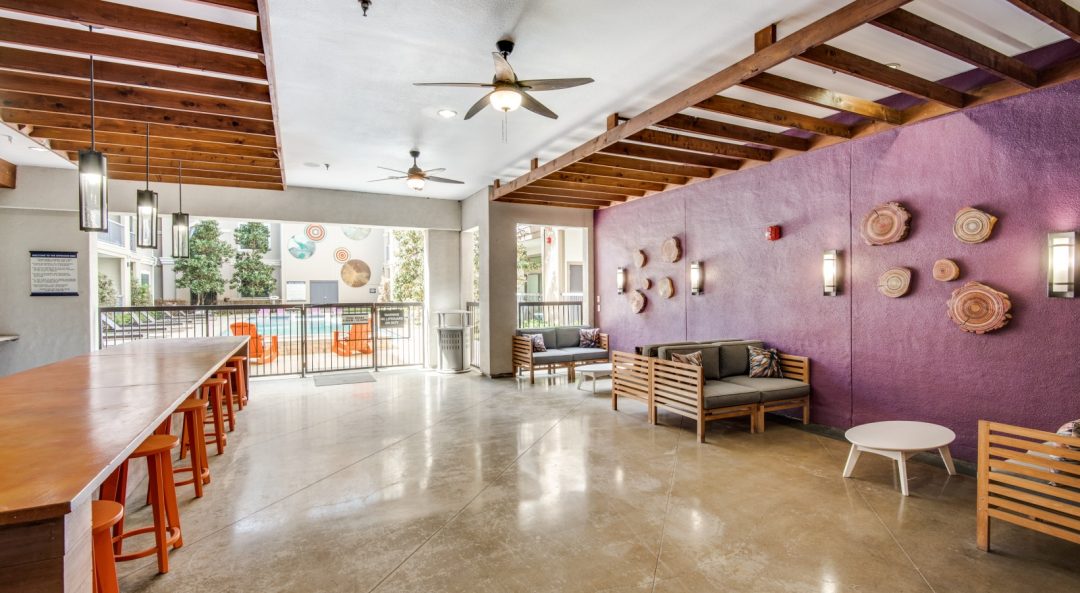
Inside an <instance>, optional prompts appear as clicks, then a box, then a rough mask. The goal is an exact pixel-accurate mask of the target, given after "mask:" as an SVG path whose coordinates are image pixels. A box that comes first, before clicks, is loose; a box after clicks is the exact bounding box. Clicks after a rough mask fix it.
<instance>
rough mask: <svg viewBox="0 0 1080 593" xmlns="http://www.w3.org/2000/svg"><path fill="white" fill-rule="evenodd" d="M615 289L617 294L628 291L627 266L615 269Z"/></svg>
mask: <svg viewBox="0 0 1080 593" xmlns="http://www.w3.org/2000/svg"><path fill="white" fill-rule="evenodd" d="M615 290H616V294H622V293H624V292H626V268H616V269H615Z"/></svg>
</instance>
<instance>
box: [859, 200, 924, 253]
mask: <svg viewBox="0 0 1080 593" xmlns="http://www.w3.org/2000/svg"><path fill="white" fill-rule="evenodd" d="M910 225H911V213H909V212H908V211H907V210H905V209H904V207H903V206H901V205H900V204H899V203H897V202H885V203H884V204H878V205H877V206H875V207H874V209H873V210H871V211H870V212H868V213H867V214H866V216H864V217H863V220H862V224H861V225H859V234H861V235H862V238H863V240H864V241H866V244H867V245H888V244H889V243H896V242H898V241H903V240H904V238H905V237H907V234H908V229H909V228H910Z"/></svg>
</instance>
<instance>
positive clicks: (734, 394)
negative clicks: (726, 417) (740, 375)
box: [701, 381, 761, 410]
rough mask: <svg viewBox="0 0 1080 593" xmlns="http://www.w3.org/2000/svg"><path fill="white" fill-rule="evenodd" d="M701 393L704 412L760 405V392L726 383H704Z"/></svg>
mask: <svg viewBox="0 0 1080 593" xmlns="http://www.w3.org/2000/svg"><path fill="white" fill-rule="evenodd" d="M701 392H702V394H703V395H704V396H705V409H706V410H713V409H716V408H726V407H728V406H744V405H746V404H757V403H761V392H759V391H758V390H756V389H752V388H750V387H744V386H742V385H737V384H735V383H731V382H728V381H706V382H705V385H704V386H702V390H701Z"/></svg>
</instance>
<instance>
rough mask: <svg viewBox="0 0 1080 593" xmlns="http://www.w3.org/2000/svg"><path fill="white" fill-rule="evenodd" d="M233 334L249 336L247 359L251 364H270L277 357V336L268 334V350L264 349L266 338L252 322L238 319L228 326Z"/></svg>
mask: <svg viewBox="0 0 1080 593" xmlns="http://www.w3.org/2000/svg"><path fill="white" fill-rule="evenodd" d="M229 330H230V331H232V334H233V335H234V336H251V339H250V340H249V342H248V361H249V362H250V363H251V364H270V363H271V362H274V359H276V358H277V357H278V343H277V338H278V337H277V336H270V351H269V352H267V351H266V338H264V337H263V336H260V335H259V329H258V328H257V327H255V324H254V323H247V322H246V321H240V322H237V323H234V324H232V325H230V326H229Z"/></svg>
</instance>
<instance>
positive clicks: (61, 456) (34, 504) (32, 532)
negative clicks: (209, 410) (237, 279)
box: [0, 337, 248, 593]
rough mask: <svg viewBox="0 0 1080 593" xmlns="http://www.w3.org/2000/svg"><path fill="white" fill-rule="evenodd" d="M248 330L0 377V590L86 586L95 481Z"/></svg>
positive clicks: (45, 591)
mask: <svg viewBox="0 0 1080 593" xmlns="http://www.w3.org/2000/svg"><path fill="white" fill-rule="evenodd" d="M247 346H248V338H247V337H221V338H192V339H181V340H146V341H139V342H129V343H127V344H123V345H119V346H113V347H111V348H107V349H105V350H100V351H97V352H92V353H90V354H86V355H83V356H76V357H74V358H69V359H67V360H64V361H60V362H57V363H53V364H49V365H45V366H41V367H38V368H35V369H30V370H28V371H23V372H21V373H16V374H14V375H9V376H7V377H0V591H2V592H8V591H12V592H15V591H17V592H19V593H38V592H41V593H53V592H60V591H63V592H67V593H72V592H74V593H89V592H90V591H91V579H90V576H91V559H90V501H91V499H92V498H93V496H94V493H95V492H96V491H97V488H98V486H100V485H101V483H102V482H103V481H104V480H105V479H106V478H107V477H108V476H109V475H110V474H111V473H112V472H113V470H115V469H116V468H117V467H118V466H119V465H120V464H121V463H123V461H124V460H125V459H127V458H128V455H130V454H131V452H132V451H134V450H135V448H136V447H137V446H139V444H140V443H141V442H142V441H143V439H145V438H146V437H147V436H149V435H150V434H151V433H152V432H153V431H154V429H155V428H157V426H158V425H160V424H161V422H162V421H164V420H165V418H167V417H168V416H169V415H170V414H172V412H173V410H175V409H176V407H177V406H179V405H180V403H181V402H183V401H184V399H185V398H187V397H188V396H189V395H191V394H192V393H193V392H194V391H195V390H196V389H197V388H198V387H199V385H201V384H202V382H203V381H205V380H206V379H207V378H209V377H210V376H211V375H212V374H213V373H214V371H216V370H217V369H218V368H220V367H221V366H222V365H223V364H225V362H226V361H228V359H229V357H230V356H234V355H237V354H241V355H245V356H246V355H247Z"/></svg>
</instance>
